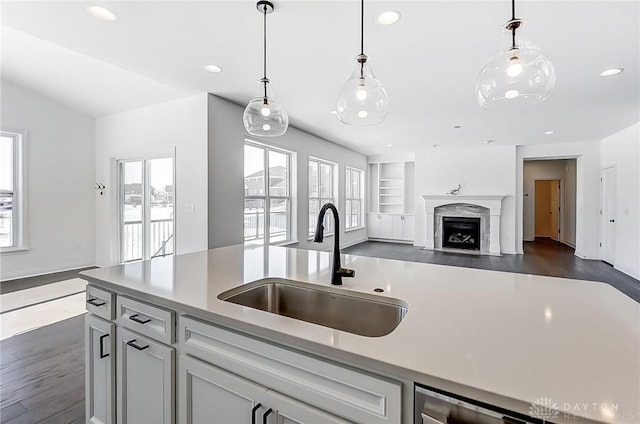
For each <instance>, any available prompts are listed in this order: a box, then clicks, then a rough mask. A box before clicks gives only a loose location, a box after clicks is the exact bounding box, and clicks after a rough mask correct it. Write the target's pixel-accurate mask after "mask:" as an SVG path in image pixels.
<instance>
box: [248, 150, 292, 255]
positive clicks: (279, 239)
mask: <svg viewBox="0 0 640 424" xmlns="http://www.w3.org/2000/svg"><path fill="white" fill-rule="evenodd" d="M292 155H293V154H292V153H291V152H289V151H286V150H282V149H278V148H276V147H272V146H267V145H265V144H260V143H255V142H250V141H246V142H245V145H244V242H245V243H246V244H279V243H286V242H288V241H291V239H292V237H291V235H292V231H291V215H292V213H291V157H292Z"/></svg>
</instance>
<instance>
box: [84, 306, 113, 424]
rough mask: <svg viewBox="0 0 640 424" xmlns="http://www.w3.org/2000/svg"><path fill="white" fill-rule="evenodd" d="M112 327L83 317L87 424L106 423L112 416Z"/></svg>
mask: <svg viewBox="0 0 640 424" xmlns="http://www.w3.org/2000/svg"><path fill="white" fill-rule="evenodd" d="M115 334H116V326H115V324H112V323H111V322H109V321H105V320H103V319H100V318H98V317H96V316H95V315H92V314H87V315H86V317H85V343H86V345H85V396H86V397H85V399H86V402H85V414H86V419H87V422H91V423H92V424H109V423H112V422H114V421H115V417H116V402H115V400H116V356H115V351H116V349H115V346H116V345H115V343H116V342H115V338H114V336H115Z"/></svg>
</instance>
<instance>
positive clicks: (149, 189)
mask: <svg viewBox="0 0 640 424" xmlns="http://www.w3.org/2000/svg"><path fill="white" fill-rule="evenodd" d="M118 168H119V179H120V184H119V187H120V193H119V198H120V201H119V209H120V262H122V263H124V262H131V261H139V260H143V259H150V258H155V257H157V256H165V255H171V254H173V252H174V244H175V236H174V210H175V209H174V201H175V190H174V187H175V186H174V180H173V158H153V159H136V160H122V161H119V162H118Z"/></svg>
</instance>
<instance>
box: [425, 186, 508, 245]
mask: <svg viewBox="0 0 640 424" xmlns="http://www.w3.org/2000/svg"><path fill="white" fill-rule="evenodd" d="M422 197H423V198H424V200H425V209H426V212H427V234H426V236H427V237H426V244H425V249H429V250H449V249H451V250H458V249H455V248H452V246H455V245H456V243H457V244H458V245H459V247H461V249H459V250H464V251H467V252H475V253H479V254H483V255H500V253H501V249H500V215H501V213H502V199H503V198H504V196H453V195H448V196H441V195H440V196H435V195H424V196H422ZM445 221H446V222H447V223H448V225H447V226H448V227H449V230H448V231H444V225H443V224H444V222H445ZM478 221H479V225H478V224H476V225H474V227H475V228H477V229H479V231H470V232H465V230H464V229H465V228H471V226H469V225H465V223H473V222H476V223H477V222H478ZM451 222H453V223H458V228H460V230H456V231H452V230H451V229H450V227H451V225H450V224H449V223H451ZM478 233H479V240H476V238H478ZM445 237H446V238H445ZM443 239H444V240H443ZM452 242H453V243H452ZM461 242H465V243H466V244H465V245H464V246H463V245H462V244H460V243H461ZM478 242H479V243H478ZM478 244H479V246H478ZM443 245H444V246H443Z"/></svg>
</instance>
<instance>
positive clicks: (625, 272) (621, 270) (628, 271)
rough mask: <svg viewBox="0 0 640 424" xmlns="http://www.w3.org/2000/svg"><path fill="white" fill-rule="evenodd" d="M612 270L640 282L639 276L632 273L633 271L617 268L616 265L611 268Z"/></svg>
mask: <svg viewBox="0 0 640 424" xmlns="http://www.w3.org/2000/svg"><path fill="white" fill-rule="evenodd" d="M613 268H614V269H617V270H618V271H620V272H622V273H624V274H627V275H628V276H629V277H632V278H635V279H636V280H640V274H637V273H634V272H633V271H631V270H629V269H626V268H622V267H619V266H617V265H614V266H613Z"/></svg>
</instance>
